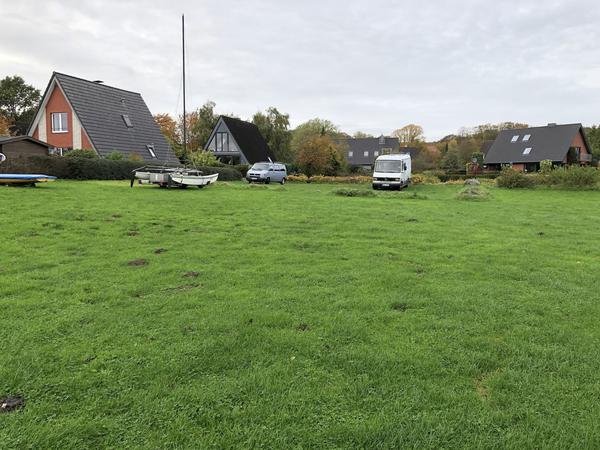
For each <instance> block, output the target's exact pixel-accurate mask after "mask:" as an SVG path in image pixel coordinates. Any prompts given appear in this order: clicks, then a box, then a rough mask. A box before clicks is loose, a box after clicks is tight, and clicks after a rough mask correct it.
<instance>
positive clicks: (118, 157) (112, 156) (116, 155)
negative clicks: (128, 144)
mask: <svg viewBox="0 0 600 450" xmlns="http://www.w3.org/2000/svg"><path fill="white" fill-rule="evenodd" d="M123 158H124V156H123V153H121V152H118V151H116V150H115V151H114V152H110V153H109V154H108V155H106V157H105V159H108V160H111V161H122V160H123Z"/></svg>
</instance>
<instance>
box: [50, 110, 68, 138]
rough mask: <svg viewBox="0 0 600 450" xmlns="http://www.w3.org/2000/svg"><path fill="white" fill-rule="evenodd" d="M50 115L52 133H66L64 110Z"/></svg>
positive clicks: (66, 124) (66, 125) (65, 114)
mask: <svg viewBox="0 0 600 450" xmlns="http://www.w3.org/2000/svg"><path fill="white" fill-rule="evenodd" d="M50 116H51V119H52V132H53V133H67V132H68V131H69V126H68V123H67V113H66V112H59V113H52V114H51V115H50Z"/></svg>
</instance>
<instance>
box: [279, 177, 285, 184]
mask: <svg viewBox="0 0 600 450" xmlns="http://www.w3.org/2000/svg"><path fill="white" fill-rule="evenodd" d="M280 183H281V185H282V186H283V185H284V184H285V178H282V179H281V181H280Z"/></svg>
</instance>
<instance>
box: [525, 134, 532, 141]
mask: <svg viewBox="0 0 600 450" xmlns="http://www.w3.org/2000/svg"><path fill="white" fill-rule="evenodd" d="M529 139H531V135H530V134H526V135H525V136H523V142H528V141H529Z"/></svg>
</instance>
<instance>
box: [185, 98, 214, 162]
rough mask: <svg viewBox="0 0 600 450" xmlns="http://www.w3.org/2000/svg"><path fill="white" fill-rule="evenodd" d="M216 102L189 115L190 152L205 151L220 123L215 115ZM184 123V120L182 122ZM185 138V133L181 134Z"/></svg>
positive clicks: (205, 105) (188, 140) (203, 106)
mask: <svg viewBox="0 0 600 450" xmlns="http://www.w3.org/2000/svg"><path fill="white" fill-rule="evenodd" d="M215 106H216V104H215V102H212V101H208V102H206V103H205V104H204V105H202V106H201V107H200V108H198V109H197V110H196V111H194V112H191V113H189V114H188V117H187V128H188V139H187V142H188V150H189V151H197V150H203V149H204V147H205V146H206V145H207V144H208V139H209V138H210V135H211V134H212V132H213V130H214V128H215V127H216V126H217V122H218V121H219V115H218V114H216V113H215ZM180 122H182V120H180ZM181 135H182V136H183V133H181Z"/></svg>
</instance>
